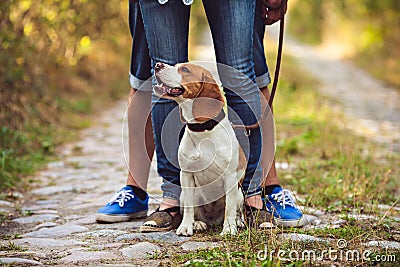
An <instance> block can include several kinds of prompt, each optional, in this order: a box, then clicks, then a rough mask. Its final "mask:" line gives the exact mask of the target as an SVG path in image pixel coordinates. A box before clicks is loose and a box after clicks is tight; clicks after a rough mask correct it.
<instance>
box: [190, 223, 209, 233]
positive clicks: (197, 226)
mask: <svg viewBox="0 0 400 267" xmlns="http://www.w3.org/2000/svg"><path fill="white" fill-rule="evenodd" d="M193 229H194V230H195V231H205V230H207V224H206V223H205V222H202V221H195V222H194V224H193Z"/></svg>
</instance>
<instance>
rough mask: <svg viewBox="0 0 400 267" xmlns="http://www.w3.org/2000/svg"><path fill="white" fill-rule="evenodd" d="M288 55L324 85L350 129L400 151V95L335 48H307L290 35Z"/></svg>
mask: <svg viewBox="0 0 400 267" xmlns="http://www.w3.org/2000/svg"><path fill="white" fill-rule="evenodd" d="M278 30H279V29H278V28H277V27H276V26H273V27H271V28H270V29H268V33H267V34H268V36H271V37H276V36H278ZM284 51H285V53H286V54H289V55H291V56H292V57H294V58H296V59H297V60H298V62H299V63H300V64H301V66H303V67H304V69H305V70H307V71H308V72H309V73H310V74H311V75H312V76H314V77H315V78H316V79H317V80H318V81H319V82H320V83H321V84H320V86H318V87H317V89H318V91H319V92H320V93H321V94H322V95H323V96H326V97H328V98H329V99H330V103H331V104H332V106H335V107H336V108H337V109H338V110H339V111H340V112H343V113H344V114H345V115H347V116H348V120H349V123H348V124H347V125H346V126H347V127H349V128H350V129H352V130H353V131H354V132H355V133H357V134H360V135H363V136H366V137H369V138H372V139H374V140H376V141H378V142H380V143H384V144H386V145H387V146H388V148H389V149H390V150H394V151H400V91H398V90H395V89H394V88H391V87H389V86H388V85H386V84H385V83H384V82H382V81H379V80H377V79H374V78H373V77H371V76H370V75H369V74H367V73H366V72H365V71H363V70H362V69H360V68H358V67H356V66H355V65H354V64H352V63H351V62H349V61H346V60H342V59H341V58H340V55H338V54H337V52H336V51H335V50H334V48H332V47H325V48H324V47H321V48H318V47H313V46H309V45H304V44H301V43H299V42H297V41H296V40H294V39H293V38H291V37H290V36H288V35H286V36H285V42H284ZM283 64H284V63H283Z"/></svg>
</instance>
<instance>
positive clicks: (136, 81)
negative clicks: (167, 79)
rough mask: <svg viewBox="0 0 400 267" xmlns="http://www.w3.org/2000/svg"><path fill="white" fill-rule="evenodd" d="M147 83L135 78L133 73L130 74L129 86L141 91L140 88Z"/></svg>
mask: <svg viewBox="0 0 400 267" xmlns="http://www.w3.org/2000/svg"><path fill="white" fill-rule="evenodd" d="M144 82H145V80H141V79H139V78H137V77H135V76H134V75H133V74H132V73H129V84H130V85H131V87H132V88H134V89H136V90H137V89H139V87H140V86H141V85H142V84H143V83H144Z"/></svg>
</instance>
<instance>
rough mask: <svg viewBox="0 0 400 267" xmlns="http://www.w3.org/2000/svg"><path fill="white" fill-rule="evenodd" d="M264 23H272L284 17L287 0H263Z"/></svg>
mask: <svg viewBox="0 0 400 267" xmlns="http://www.w3.org/2000/svg"><path fill="white" fill-rule="evenodd" d="M263 4H264V6H263V18H264V24H266V25H272V24H274V23H275V22H277V21H279V20H280V19H282V17H283V16H284V15H285V14H286V11H287V0H263Z"/></svg>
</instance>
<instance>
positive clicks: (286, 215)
mask: <svg viewBox="0 0 400 267" xmlns="http://www.w3.org/2000/svg"><path fill="white" fill-rule="evenodd" d="M263 202H264V204H265V208H266V210H267V211H269V212H270V213H272V214H273V215H274V222H275V224H276V225H278V226H280V227H302V226H304V225H306V224H307V219H306V217H305V216H304V215H303V212H302V211H301V210H300V209H299V208H298V207H297V206H296V204H295V202H296V201H295V199H294V197H293V196H292V193H290V191H289V190H287V189H282V188H281V187H276V188H274V190H273V191H272V193H271V194H269V195H266V198H265V199H263Z"/></svg>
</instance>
